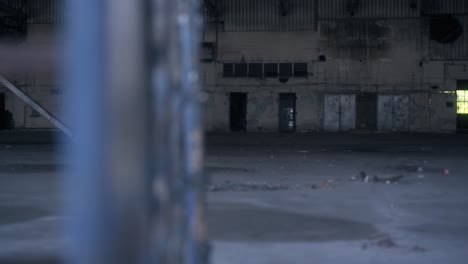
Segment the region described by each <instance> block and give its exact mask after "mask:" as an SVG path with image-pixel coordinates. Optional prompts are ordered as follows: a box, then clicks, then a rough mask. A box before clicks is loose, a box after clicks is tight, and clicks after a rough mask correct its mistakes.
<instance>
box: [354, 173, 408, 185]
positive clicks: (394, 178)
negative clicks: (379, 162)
mask: <svg viewBox="0 0 468 264" xmlns="http://www.w3.org/2000/svg"><path fill="white" fill-rule="evenodd" d="M403 177H404V175H403V174H399V175H388V176H387V175H386V176H377V175H374V176H370V175H368V174H367V173H366V172H364V171H361V172H360V173H359V179H360V180H361V181H363V182H365V183H368V182H377V183H386V184H392V183H396V182H398V181H400V180H401V179H403ZM349 179H350V180H351V181H356V180H357V179H358V177H356V176H352V177H350V178H349Z"/></svg>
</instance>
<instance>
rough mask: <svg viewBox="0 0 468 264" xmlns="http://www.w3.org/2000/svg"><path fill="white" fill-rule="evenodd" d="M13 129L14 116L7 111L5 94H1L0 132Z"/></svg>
mask: <svg viewBox="0 0 468 264" xmlns="http://www.w3.org/2000/svg"><path fill="white" fill-rule="evenodd" d="M12 127H13V119H12V115H11V113H10V112H9V111H7V110H6V109H5V94H3V93H0V130H5V129H11V128H12Z"/></svg>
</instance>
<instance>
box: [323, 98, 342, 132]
mask: <svg viewBox="0 0 468 264" xmlns="http://www.w3.org/2000/svg"><path fill="white" fill-rule="evenodd" d="M324 99H325V102H324V115H325V116H324V122H323V129H324V130H325V131H327V132H338V131H339V130H340V96H339V95H328V94H327V95H325V98H324Z"/></svg>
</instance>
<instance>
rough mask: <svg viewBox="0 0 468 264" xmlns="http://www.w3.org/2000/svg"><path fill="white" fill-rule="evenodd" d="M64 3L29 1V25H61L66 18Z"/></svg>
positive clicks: (57, 1)
mask: <svg viewBox="0 0 468 264" xmlns="http://www.w3.org/2000/svg"><path fill="white" fill-rule="evenodd" d="M97 1H98V0H97ZM63 2H64V1H60V0H27V3H28V4H27V13H28V15H29V19H28V23H30V24H55V23H60V22H61V21H63V17H64V9H63Z"/></svg>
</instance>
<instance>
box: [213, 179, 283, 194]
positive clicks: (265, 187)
mask: <svg viewBox="0 0 468 264" xmlns="http://www.w3.org/2000/svg"><path fill="white" fill-rule="evenodd" d="M289 189H290V187H289V186H288V185H284V184H278V185H274V184H267V183H231V182H229V181H226V182H224V183H221V184H213V185H211V186H208V191H210V192H227V191H231V192H248V191H286V190H289Z"/></svg>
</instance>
